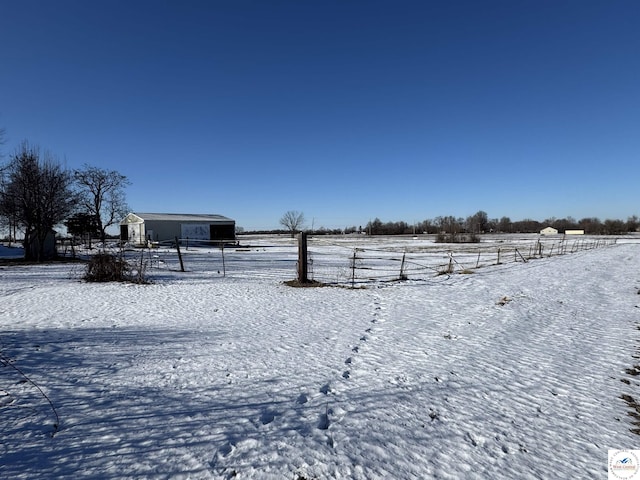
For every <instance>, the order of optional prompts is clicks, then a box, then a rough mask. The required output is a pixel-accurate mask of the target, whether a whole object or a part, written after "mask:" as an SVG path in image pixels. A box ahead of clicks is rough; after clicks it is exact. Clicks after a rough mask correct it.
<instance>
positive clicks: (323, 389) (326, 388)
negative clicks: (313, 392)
mask: <svg viewBox="0 0 640 480" xmlns="http://www.w3.org/2000/svg"><path fill="white" fill-rule="evenodd" d="M332 391H333V390H332V388H331V385H330V384H328V383H325V384H324V385H323V386H322V387H320V393H324V394H325V395H328V394H329V393H331V392H332Z"/></svg>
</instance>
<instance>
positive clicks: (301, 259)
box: [298, 232, 309, 283]
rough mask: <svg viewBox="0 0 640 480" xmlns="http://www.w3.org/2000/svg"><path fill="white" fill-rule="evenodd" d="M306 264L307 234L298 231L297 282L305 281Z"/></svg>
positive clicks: (306, 279)
mask: <svg viewBox="0 0 640 480" xmlns="http://www.w3.org/2000/svg"><path fill="white" fill-rule="evenodd" d="M308 271H309V270H308V265H307V234H306V233H305V232H300V233H299V234H298V282H300V283H307V282H308V281H309V280H308V278H307V274H308Z"/></svg>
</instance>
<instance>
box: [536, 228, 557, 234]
mask: <svg viewBox="0 0 640 480" xmlns="http://www.w3.org/2000/svg"><path fill="white" fill-rule="evenodd" d="M557 234H558V229H557V228H553V227H546V228H543V229H542V230H540V235H557Z"/></svg>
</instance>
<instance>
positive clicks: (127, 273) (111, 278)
mask: <svg viewBox="0 0 640 480" xmlns="http://www.w3.org/2000/svg"><path fill="white" fill-rule="evenodd" d="M144 271H145V268H144V264H143V263H142V262H141V263H140V265H139V266H138V265H135V266H134V265H133V264H132V263H130V262H127V261H126V260H125V259H124V257H123V256H122V255H112V254H109V253H98V254H96V255H94V256H93V257H91V260H90V261H89V263H88V264H87V271H86V273H85V276H84V279H85V280H86V281H88V282H133V283H146V279H145V272H144Z"/></svg>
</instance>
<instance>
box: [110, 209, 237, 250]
mask: <svg viewBox="0 0 640 480" xmlns="http://www.w3.org/2000/svg"><path fill="white" fill-rule="evenodd" d="M176 237H177V238H179V239H185V240H186V239H189V240H205V241H217V242H224V241H233V240H235V238H236V222H235V220H232V219H230V218H227V217H223V216H222V215H199V214H189V213H130V214H128V215H127V216H126V217H124V219H123V220H122V221H121V222H120V240H122V241H125V242H130V243H132V244H134V245H146V244H148V243H149V242H163V241H170V240H174V239H175V238H176Z"/></svg>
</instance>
